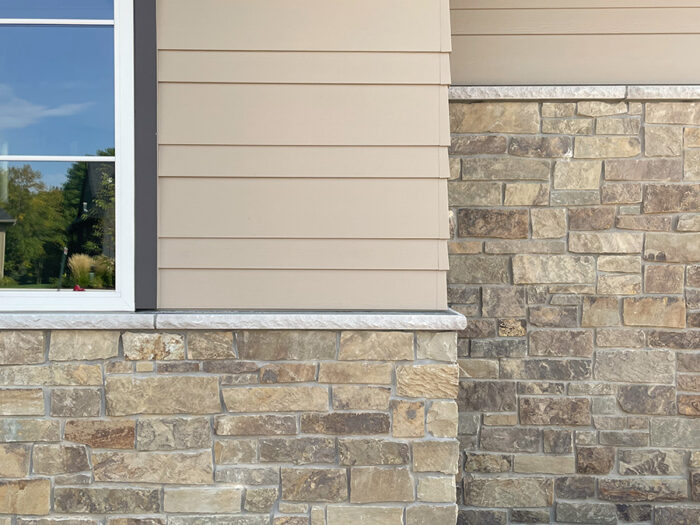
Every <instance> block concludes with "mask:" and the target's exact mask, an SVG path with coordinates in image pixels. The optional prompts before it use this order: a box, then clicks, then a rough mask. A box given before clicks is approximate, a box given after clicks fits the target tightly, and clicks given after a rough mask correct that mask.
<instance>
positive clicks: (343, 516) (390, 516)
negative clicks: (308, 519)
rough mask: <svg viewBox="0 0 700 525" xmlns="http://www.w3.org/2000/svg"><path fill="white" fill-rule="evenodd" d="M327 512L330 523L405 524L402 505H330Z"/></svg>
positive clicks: (333, 524) (342, 524)
mask: <svg viewBox="0 0 700 525" xmlns="http://www.w3.org/2000/svg"><path fill="white" fill-rule="evenodd" d="M327 512H328V522H327V524H328V525H346V524H348V523H362V522H363V521H365V522H367V523H372V524H373V525H374V524H376V525H403V509H402V508H400V507H368V506H362V507H357V506H352V505H329V506H328V511H327ZM324 523H325V522H324Z"/></svg>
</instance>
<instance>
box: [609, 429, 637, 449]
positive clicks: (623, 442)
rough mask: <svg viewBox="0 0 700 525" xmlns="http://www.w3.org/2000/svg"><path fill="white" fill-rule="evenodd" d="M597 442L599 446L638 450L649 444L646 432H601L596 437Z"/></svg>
mask: <svg viewBox="0 0 700 525" xmlns="http://www.w3.org/2000/svg"><path fill="white" fill-rule="evenodd" d="M598 441H599V442H600V444H601V445H612V446H616V447H637V448H639V447H646V446H647V445H648V444H649V434H647V433H646V432H630V431H606V432H603V431H601V432H599V435H598Z"/></svg>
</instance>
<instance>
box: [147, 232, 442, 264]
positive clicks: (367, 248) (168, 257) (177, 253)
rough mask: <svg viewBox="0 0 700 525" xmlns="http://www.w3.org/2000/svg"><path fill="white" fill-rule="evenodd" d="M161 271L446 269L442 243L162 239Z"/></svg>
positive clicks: (426, 241)
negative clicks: (193, 269) (169, 269)
mask: <svg viewBox="0 0 700 525" xmlns="http://www.w3.org/2000/svg"><path fill="white" fill-rule="evenodd" d="M159 254H160V261H159V266H160V267H161V268H205V269H206V268H210V269H212V268H220V269H261V268H266V269H285V268H286V269H302V270H310V269H323V270H373V269H374V270H436V269H438V270H447V267H448V263H447V248H446V246H445V243H444V242H442V241H438V240H414V239H406V240H392V239H161V240H160V242H159Z"/></svg>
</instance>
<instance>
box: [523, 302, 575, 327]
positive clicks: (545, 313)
mask: <svg viewBox="0 0 700 525" xmlns="http://www.w3.org/2000/svg"><path fill="white" fill-rule="evenodd" d="M528 311H529V317H530V324H531V325H533V326H537V327H542V328H573V327H575V326H577V322H578V309H577V308H576V307H573V306H572V307H569V306H560V307H551V306H531V307H530V308H529V309H528Z"/></svg>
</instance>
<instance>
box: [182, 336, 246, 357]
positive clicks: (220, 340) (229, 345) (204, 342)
mask: <svg viewBox="0 0 700 525" xmlns="http://www.w3.org/2000/svg"><path fill="white" fill-rule="evenodd" d="M187 357H188V358H189V359H235V358H236V353H235V351H234V348H233V332H200V331H193V332H189V333H188V334H187Z"/></svg>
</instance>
